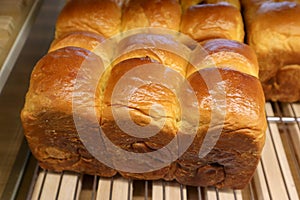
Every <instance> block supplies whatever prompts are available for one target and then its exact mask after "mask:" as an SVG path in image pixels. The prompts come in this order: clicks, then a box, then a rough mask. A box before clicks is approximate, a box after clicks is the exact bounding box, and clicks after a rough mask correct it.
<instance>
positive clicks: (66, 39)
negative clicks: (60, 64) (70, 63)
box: [48, 31, 105, 52]
mask: <svg viewBox="0 0 300 200" xmlns="http://www.w3.org/2000/svg"><path fill="white" fill-rule="evenodd" d="M104 41H105V37H104V36H102V35H100V34H96V33H93V32H88V31H75V32H70V33H67V34H65V35H62V36H61V37H59V38H57V39H55V40H53V42H52V43H51V45H50V48H49V50H48V52H51V51H55V50H57V49H61V48H64V47H67V46H73V47H80V48H84V49H87V50H89V51H94V50H95V48H96V47H98V46H99V45H100V44H101V43H102V42H104Z"/></svg>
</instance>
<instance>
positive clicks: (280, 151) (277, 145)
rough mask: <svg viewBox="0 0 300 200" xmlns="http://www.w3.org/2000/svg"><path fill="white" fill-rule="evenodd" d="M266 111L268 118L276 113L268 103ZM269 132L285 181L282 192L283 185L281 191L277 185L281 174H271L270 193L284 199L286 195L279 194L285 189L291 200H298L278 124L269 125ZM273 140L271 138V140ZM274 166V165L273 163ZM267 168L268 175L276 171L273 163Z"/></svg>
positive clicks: (274, 196)
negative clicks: (272, 170) (273, 170)
mask: <svg viewBox="0 0 300 200" xmlns="http://www.w3.org/2000/svg"><path fill="white" fill-rule="evenodd" d="M266 111H267V115H268V116H273V115H274V112H273V110H272V107H271V104H270V103H267V104H266ZM269 131H270V133H268V132H267V135H268V136H271V137H272V139H273V145H274V150H275V151H276V156H277V158H275V159H276V161H278V162H279V165H276V166H278V168H280V169H281V173H282V179H283V180H284V184H285V188H284V190H281V187H282V186H281V185H280V189H279V187H276V186H279V185H278V184H277V183H276V180H278V182H279V183H280V184H281V178H280V176H281V173H278V172H277V174H270V177H269V178H270V179H271V178H272V179H271V180H270V181H269V182H270V183H269V185H270V191H271V194H272V193H273V194H274V195H272V196H273V198H274V199H275V198H277V197H278V199H282V198H281V197H284V196H286V195H284V194H282V193H281V196H278V194H279V193H280V192H284V191H285V189H286V190H287V192H288V194H287V195H288V196H287V197H288V198H290V199H296V198H298V194H297V190H296V186H295V183H294V180H293V176H292V173H291V170H290V167H289V163H288V160H287V157H286V154H285V151H284V147H283V144H282V141H281V138H280V133H279V130H278V125H277V124H276V123H269ZM270 139H271V138H270ZM264 153H265V154H266V153H268V152H267V151H265V152H264ZM269 156H270V154H268V156H267V158H266V159H268V161H270V160H269V158H268V157H269ZM266 159H265V160H264V162H265V163H266V162H267V160H266ZM273 165H274V163H273ZM266 167H268V168H269V169H268V170H266V171H267V172H266V173H269V172H271V169H270V168H272V169H274V168H275V167H273V166H272V163H269V164H268V165H267V166H266ZM272 176H275V177H276V178H277V179H276V180H273V177H272Z"/></svg>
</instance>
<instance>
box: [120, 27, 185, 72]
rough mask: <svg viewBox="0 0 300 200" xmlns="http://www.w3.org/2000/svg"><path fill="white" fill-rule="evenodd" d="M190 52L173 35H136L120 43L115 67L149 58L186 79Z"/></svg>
mask: <svg viewBox="0 0 300 200" xmlns="http://www.w3.org/2000/svg"><path fill="white" fill-rule="evenodd" d="M190 52H191V51H190V49H189V48H188V47H187V46H185V45H184V44H182V43H180V41H177V40H176V39H175V38H174V37H173V36H172V35H159V34H152V33H145V34H134V35H130V36H128V37H125V38H124V39H122V40H121V41H120V42H119V43H118V45H117V48H116V54H115V56H114V58H116V59H115V61H114V65H116V64H117V63H119V62H121V61H123V60H127V59H130V58H143V57H149V58H151V59H153V60H156V61H158V62H160V63H161V64H163V65H165V66H168V67H169V68H171V69H173V70H175V71H177V72H178V73H180V74H181V75H182V76H183V77H185V75H186V66H187V63H188V59H189V56H190V55H189V54H190Z"/></svg>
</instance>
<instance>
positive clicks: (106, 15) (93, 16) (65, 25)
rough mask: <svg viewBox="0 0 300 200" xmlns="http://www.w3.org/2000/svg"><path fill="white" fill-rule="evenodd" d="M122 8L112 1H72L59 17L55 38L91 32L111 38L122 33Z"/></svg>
mask: <svg viewBox="0 0 300 200" xmlns="http://www.w3.org/2000/svg"><path fill="white" fill-rule="evenodd" d="M120 25H121V8H120V7H119V6H118V5H117V4H116V2H114V1H111V0H72V1H69V2H68V3H67V4H66V5H65V7H64V8H63V10H62V11H61V13H60V14H59V16H58V19H57V22H56V31H55V37H56V38H58V37H60V36H62V35H64V34H66V33H70V32H74V31H89V32H94V33H98V34H100V35H103V36H104V37H111V36H113V35H115V34H118V33H119V32H120Z"/></svg>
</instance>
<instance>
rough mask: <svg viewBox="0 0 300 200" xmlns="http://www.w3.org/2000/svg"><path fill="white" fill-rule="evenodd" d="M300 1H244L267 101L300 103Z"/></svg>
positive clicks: (247, 24)
mask: <svg viewBox="0 0 300 200" xmlns="http://www.w3.org/2000/svg"><path fill="white" fill-rule="evenodd" d="M299 3H300V2H299V1H297V0H285V1H274V0H268V1H266V0H259V1H257V0H250V1H248V0H243V1H242V4H243V7H244V17H245V22H246V30H247V43H248V44H249V45H250V46H251V47H252V48H253V49H254V50H255V52H256V55H257V58H258V62H259V67H260V72H259V77H260V80H261V82H262V86H263V89H264V92H265V96H266V99H267V100H272V101H284V102H295V101H299V100H300V45H299V44H300V20H299V19H300V4H299Z"/></svg>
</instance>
